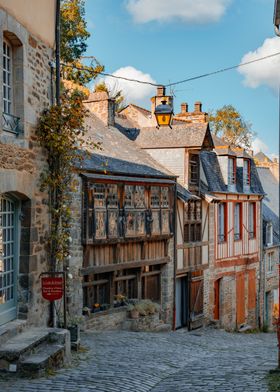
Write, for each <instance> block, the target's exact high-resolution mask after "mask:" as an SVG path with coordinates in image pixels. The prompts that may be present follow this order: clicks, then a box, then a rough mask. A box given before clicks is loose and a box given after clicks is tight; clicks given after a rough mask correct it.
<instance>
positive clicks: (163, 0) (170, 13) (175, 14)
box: [126, 0, 231, 23]
mask: <svg viewBox="0 0 280 392" xmlns="http://www.w3.org/2000/svg"><path fill="white" fill-rule="evenodd" d="M230 2H231V0H211V1H210V2H209V0H172V1H169V0H127V1H126V8H127V10H128V12H129V13H130V14H131V15H132V17H133V19H134V21H135V22H136V23H147V22H151V21H159V22H167V21H171V20H179V21H181V22H184V23H209V22H216V21H218V20H219V19H220V18H221V17H222V16H223V15H224V13H225V10H226V7H227V6H228V5H229V4H230ZM210 3H211V4H210Z"/></svg>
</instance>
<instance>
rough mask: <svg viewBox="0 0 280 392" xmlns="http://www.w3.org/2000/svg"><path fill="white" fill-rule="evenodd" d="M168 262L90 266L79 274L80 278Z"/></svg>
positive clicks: (141, 261) (156, 260)
mask: <svg viewBox="0 0 280 392" xmlns="http://www.w3.org/2000/svg"><path fill="white" fill-rule="evenodd" d="M169 261H170V258H169V257H164V258H161V259H151V260H149V259H146V260H136V261H130V262H126V263H120V264H107V265H98V266H92V267H87V268H80V270H79V273H80V276H84V275H89V274H100V273H103V272H111V271H117V270H121V269H129V268H140V267H142V266H144V265H157V264H167V263H169Z"/></svg>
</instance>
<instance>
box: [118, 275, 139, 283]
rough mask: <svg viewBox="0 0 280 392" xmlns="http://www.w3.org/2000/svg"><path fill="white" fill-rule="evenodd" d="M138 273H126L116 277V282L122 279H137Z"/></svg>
mask: <svg viewBox="0 0 280 392" xmlns="http://www.w3.org/2000/svg"><path fill="white" fill-rule="evenodd" d="M135 278H136V275H124V276H118V277H116V278H115V282H120V281H121V280H130V279H135Z"/></svg>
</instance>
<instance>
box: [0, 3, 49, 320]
mask: <svg viewBox="0 0 280 392" xmlns="http://www.w3.org/2000/svg"><path fill="white" fill-rule="evenodd" d="M27 3H28V5H27ZM31 11H32V12H31ZM34 15H36V17H34ZM38 15H42V16H43V17H42V18H40V17H37V16H38ZM54 32H55V1H54V0H40V1H38V0H28V2H25V1H24V2H23V1H21V0H0V57H1V66H0V68H1V72H0V84H1V85H2V87H1V89H0V101H1V105H0V107H1V109H0V111H1V113H0V117H1V122H0V325H2V324H4V323H7V322H8V321H11V320H16V319H25V320H27V322H28V323H29V324H33V325H46V324H47V319H48V308H47V304H48V303H47V301H43V300H42V299H41V292H40V279H39V275H40V273H41V272H42V271H46V270H47V269H48V260H47V256H46V250H45V236H46V233H47V231H48V225H49V218H48V198H47V195H46V194H44V193H42V192H41V191H40V190H39V178H40V174H41V172H42V170H43V168H44V167H45V165H46V160H45V156H44V154H43V153H42V150H41V149H40V148H39V146H38V143H37V141H36V137H35V129H36V124H37V121H38V118H39V116H40V113H41V111H42V110H43V109H44V108H46V107H48V106H49V105H50V102H51V76H50V66H49V62H50V61H52V60H53V48H54V41H55V37H54Z"/></svg>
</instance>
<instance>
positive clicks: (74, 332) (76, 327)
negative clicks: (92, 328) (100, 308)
mask: <svg viewBox="0 0 280 392" xmlns="http://www.w3.org/2000/svg"><path fill="white" fill-rule="evenodd" d="M82 321H83V318H82V317H78V316H70V315H69V316H68V317H67V329H68V330H69V332H70V339H71V342H77V341H79V340H80V324H81V322H82Z"/></svg>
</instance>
